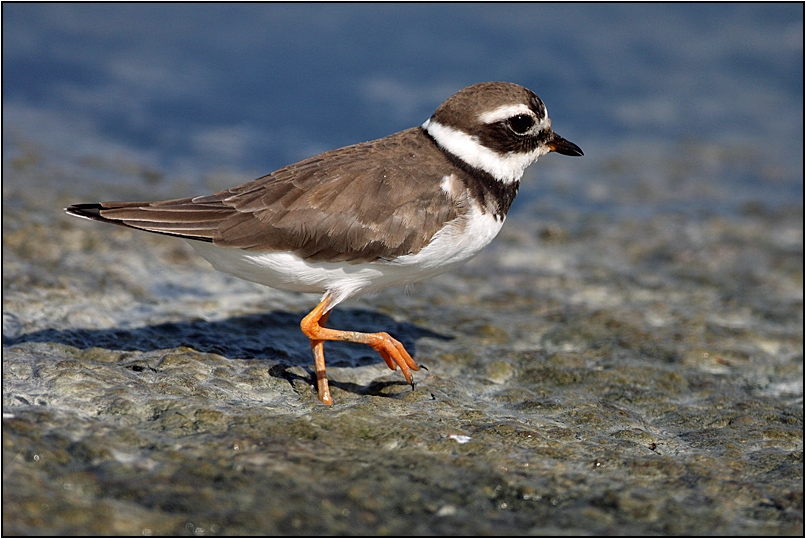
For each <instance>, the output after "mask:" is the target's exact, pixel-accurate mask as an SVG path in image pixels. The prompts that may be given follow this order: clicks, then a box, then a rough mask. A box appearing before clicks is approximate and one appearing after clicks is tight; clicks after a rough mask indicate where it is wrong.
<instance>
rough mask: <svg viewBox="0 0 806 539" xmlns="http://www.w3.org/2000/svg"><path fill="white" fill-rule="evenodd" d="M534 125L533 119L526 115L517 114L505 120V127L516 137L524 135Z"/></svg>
mask: <svg viewBox="0 0 806 539" xmlns="http://www.w3.org/2000/svg"><path fill="white" fill-rule="evenodd" d="M534 124H535V120H534V118H532V117H531V116H529V115H527V114H518V115H517V116H513V117H512V118H510V119H509V120H507V125H508V126H509V128H510V129H512V131H514V132H515V134H516V135H525V134H526V133H527V132H528V131H529V130H530V129H531V128H532V126H533V125H534Z"/></svg>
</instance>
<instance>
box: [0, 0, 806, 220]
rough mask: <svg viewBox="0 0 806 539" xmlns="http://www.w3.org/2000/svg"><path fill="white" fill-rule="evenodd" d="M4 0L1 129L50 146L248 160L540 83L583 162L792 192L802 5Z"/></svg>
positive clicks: (193, 164)
mask: <svg viewBox="0 0 806 539" xmlns="http://www.w3.org/2000/svg"><path fill="white" fill-rule="evenodd" d="M2 9H3V107H4V138H5V136H6V134H7V133H10V132H13V133H15V134H17V135H18V134H22V135H23V136H24V137H26V138H28V139H31V140H34V141H37V142H38V143H40V144H41V145H42V146H44V147H46V148H48V149H50V150H52V151H53V152H54V153H55V154H58V155H61V156H63V157H64V158H67V159H70V158H71V157H72V156H75V158H80V157H82V156H87V155H95V154H98V153H109V152H113V153H114V152H117V153H123V154H126V155H129V156H133V158H134V159H136V160H140V161H142V162H146V163H149V164H150V165H151V166H153V167H155V168H157V169H159V170H161V171H164V172H165V173H166V175H167V176H168V177H171V176H172V175H182V176H187V177H191V178H192V177H200V176H203V175H204V174H205V173H207V172H208V171H211V170H235V171H242V172H246V171H248V172H250V173H251V172H254V173H266V172H269V171H271V170H274V169H276V168H279V167H280V166H282V165H285V164H288V163H290V162H293V161H296V160H298V159H301V158H303V157H306V156H308V155H311V154H313V153H317V152H320V151H323V150H326V149H330V148H334V147H338V146H342V145H346V144H350V143H353V142H357V141H361V140H367V139H372V138H377V137H381V136H384V135H387V134H389V133H392V132H394V131H397V130H400V129H404V128H407V127H410V126H412V125H417V124H419V123H421V122H422V121H424V120H425V119H426V118H427V117H428V116H429V115H430V114H431V112H433V110H434V108H435V107H436V106H437V105H438V104H439V103H440V102H441V101H442V100H443V99H445V98H446V97H447V96H449V95H450V94H451V93H452V92H454V91H456V90H458V89H460V88H462V87H464V86H466V85H468V84H471V83H474V82H479V81H484V80H508V81H513V82H518V83H520V84H523V85H525V86H527V87H529V88H531V89H532V90H534V91H536V92H537V93H538V94H539V95H540V96H541V97H542V98H543V100H544V101H545V102H546V104H547V106H548V109H549V112H550V115H551V117H552V119H553V126H554V128H555V129H556V130H557V132H559V133H560V134H562V135H563V136H565V137H566V138H568V139H570V140H572V141H574V142H575V143H577V144H579V145H580V146H581V147H582V148H583V149H584V150H585V152H586V158H585V159H588V161H587V165H586V166H584V167H583V168H581V169H578V170H579V171H584V174H585V175H592V174H597V170H600V169H601V168H602V167H601V166H600V165H601V164H603V163H605V162H606V161H607V160H608V159H610V160H612V159H613V158H614V156H616V157H618V156H622V157H623V155H631V156H635V159H636V160H638V161H641V160H642V156H647V155H648V156H650V159H649V160H648V161H647V162H646V163H645V164H644V166H643V167H641V166H638V165H636V167H637V168H636V170H634V171H633V172H632V174H633V175H635V176H636V177H642V178H643V177H646V176H651V175H652V174H653V173H654V171H656V170H657V169H658V167H660V168H663V167H669V166H671V167H674V166H676V165H675V159H674V157H675V156H679V157H680V158H681V159H683V160H685V159H686V158H687V156H686V155H679V154H680V153H684V152H686V151H687V150H686V149H687V148H689V149H690V148H701V147H711V148H717V150H718V151H717V152H716V154H715V155H716V157H715V159H717V160H718V161H719V160H721V161H719V163H718V165H719V166H716V167H710V168H709V166H705V165H703V164H702V162H701V161H702V159H705V160H706V161H707V156H706V157H705V158H702V159H700V158H697V159H695V160H694V161H695V164H696V166H695V170H694V173H696V174H703V179H702V181H706V182H707V181H714V182H715V184H717V185H720V186H721V187H720V188H719V189H717V190H716V192H717V193H718V194H717V195H714V197H715V198H720V199H725V197H728V198H730V197H732V196H735V197H738V198H737V199H736V200H735V201H734V202H735V204H732V206H731V204H729V206H731V207H734V206H738V205H739V203H740V202H742V200H745V199H747V198H748V197H749V198H754V199H761V200H762V201H763V202H765V203H768V204H772V205H775V204H780V203H784V202H790V203H791V202H792V201H793V200H794V201H795V202H797V203H802V196H803V132H804V131H803V130H804V125H803V117H804V111H803V37H804V36H803V5H802V4H767V3H763V4H649V5H646V4H642V5H633V4H618V5H609V4H559V5H557V4H537V5H533V4H507V5H501V4H481V5H478V4H443V5H431V4H403V5H400V4H380V5H365V4H361V5H352V4H330V5H303V4H269V5H265V4H131V5H130V4H106V5H98V4H28V3H18V4H8V3H6V4H3V8H2ZM4 142H5V140H4ZM726 148H727V150H725V149H726ZM722 150H724V151H722ZM625 152H626V153H625ZM720 152H721V153H720ZM708 155H710V154H708ZM736 155H738V156H739V159H737V158H736V157H735V156H736ZM726 156H727V157H726ZM742 156H744V157H745V158H743V157H742ZM701 157H702V156H701ZM572 162H573V165H571V164H570V163H572ZM577 163H578V160H573V161H569V162H568V164H562V165H560V164H557V163H552V167H554V168H558V169H559V168H561V167H565V166H569V167H570V166H574V167H577V166H579V165H578V164H577ZM541 166H543V165H542V164H538V165H537V167H541ZM697 167H699V168H697ZM533 168H535V167H533ZM554 168H552V169H551V170H553V169H554ZM701 169H702V170H701ZM546 170H547V172H548V171H549V169H546ZM770 171H773V172H770ZM577 173H578V174H579V173H581V172H577ZM705 173H708V174H705ZM770 177H773V178H774V181H772V183H769V182H770V180H769V178H770ZM599 180H601V181H603V182H605V185H606V186H607V185H611V184H612V182H618V181H619V177H618V175H614V174H610V175H607V174H604V175H602V176H601V177H599ZM547 181H548V182H549V183H548V184H547V185H549V187H550V186H551V185H552V184H551V180H550V179H549V180H547ZM577 181H579V182H581V183H582V182H583V180H582V179H579V180H577ZM608 182H611V183H610V184H609V183H608ZM612 185H613V187H614V188H616V187H618V186H617V185H614V184H612ZM726 186H727V187H726ZM544 188H545V187H544ZM527 191H528V190H527ZM533 194H534V192H533ZM526 196H529V195H528V192H527V194H526ZM569 196H570V197H574V196H577V197H578V196H579V195H578V194H577V195H573V194H572V195H569ZM692 197H693V198H696V199H698V200H699V198H698V195H696V194H695V195H692ZM739 198H741V199H742V200H739Z"/></svg>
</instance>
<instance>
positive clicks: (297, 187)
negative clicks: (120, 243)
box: [67, 128, 456, 262]
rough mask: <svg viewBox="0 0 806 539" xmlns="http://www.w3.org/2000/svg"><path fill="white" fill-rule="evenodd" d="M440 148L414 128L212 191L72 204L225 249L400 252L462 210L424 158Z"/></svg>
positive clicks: (340, 255) (313, 254) (355, 257)
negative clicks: (382, 162)
mask: <svg viewBox="0 0 806 539" xmlns="http://www.w3.org/2000/svg"><path fill="white" fill-rule="evenodd" d="M434 150H435V148H434V146H433V143H432V142H431V141H430V140H429V139H428V137H426V136H425V135H424V134H423V133H422V131H421V130H420V129H419V128H413V129H408V130H406V131H402V132H400V133H397V134H395V135H391V136H389V137H386V138H383V139H379V140H375V141H370V142H365V143H361V144H356V145H354V146H348V147H345V148H340V149H337V150H333V151H330V152H327V153H324V154H321V155H318V156H314V157H311V158H309V159H306V160H304V161H300V162H299V163H296V164H293V165H290V166H288V167H286V168H283V169H280V170H278V171H276V172H273V173H272V174H269V175H268V176H264V177H262V178H258V179H257V180H254V181H251V182H249V183H246V184H243V185H241V186H238V187H234V188H232V189H228V190H226V191H222V192H220V193H216V194H213V195H209V196H202V197H196V198H185V199H178V200H167V201H162V202H104V203H100V204H77V205H75V206H71V207H70V208H68V209H67V211H68V212H69V213H73V214H75V215H80V216H82V217H88V218H90V219H95V220H100V221H107V222H112V223H115V224H120V225H124V226H129V227H133V228H138V229H141V230H147V231H150V232H157V233H161V234H169V235H173V236H180V237H183V238H186V239H195V240H202V241H211V242H213V243H214V244H215V245H219V246H222V247H235V248H241V249H248V250H256V251H291V252H294V253H296V254H298V255H299V256H301V257H303V258H307V259H311V260H314V261H318V260H327V261H350V262H364V261H372V260H377V259H381V258H384V259H392V258H396V257H398V256H402V255H404V254H407V253H412V252H415V253H416V252H417V251H419V250H420V249H421V248H423V247H424V246H425V245H426V244H427V243H428V242H429V240H430V239H431V237H432V236H433V235H434V234H435V233H436V232H437V231H438V230H439V229H440V228H442V226H443V225H444V224H445V222H447V221H449V220H452V219H454V218H455V217H456V211H455V208H454V207H453V205H452V204H451V203H450V202H449V199H448V198H447V195H446V194H445V193H444V192H443V191H442V190H441V188H440V182H441V181H442V177H443V176H444V174H445V171H444V170H445V169H444V167H445V166H446V165H447V163H446V162H445V163H443V166H442V167H441V171H440V170H437V167H436V166H434V167H431V169H429V167H424V166H423V163H424V162H426V161H427V159H426V161H424V157H428V158H430V159H432V160H433V158H434V157H435V156H437V157H439V156H441V153H440V152H435V151H434ZM390 151H392V152H394V153H395V154H396V158H395V159H394V160H387V161H388V163H387V166H386V167H385V168H384V167H379V166H378V160H377V155H378V153H379V152H382V153H385V154H386V152H390ZM387 155H388V154H387ZM323 160H327V163H328V166H327V167H326V168H324V167H322V166H321V164H322V161H323ZM389 163H393V165H390V164H389ZM393 175H394V177H395V180H394V184H393V183H391V182H390V178H391V177H392V176H393Z"/></svg>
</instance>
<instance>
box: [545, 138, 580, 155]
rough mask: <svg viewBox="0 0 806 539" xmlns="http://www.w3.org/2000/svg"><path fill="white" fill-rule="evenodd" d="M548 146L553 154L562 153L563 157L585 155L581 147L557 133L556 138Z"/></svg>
mask: <svg viewBox="0 0 806 539" xmlns="http://www.w3.org/2000/svg"><path fill="white" fill-rule="evenodd" d="M548 146H549V148H551V151H552V152H557V153H561V154H563V155H570V156H572V157H579V156H581V155H585V154H583V153H582V149H581V148H580V147H579V146H577V145H576V144H574V143H573V142H570V141H568V140H565V139H564V138H562V137H561V136H560V135H558V134H557V133H554V136H553V137H552V138H551V140H550V141H549V143H548Z"/></svg>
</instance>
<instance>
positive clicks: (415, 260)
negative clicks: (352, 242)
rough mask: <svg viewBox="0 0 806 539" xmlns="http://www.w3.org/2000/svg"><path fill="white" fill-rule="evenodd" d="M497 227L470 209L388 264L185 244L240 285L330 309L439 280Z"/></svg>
mask: <svg viewBox="0 0 806 539" xmlns="http://www.w3.org/2000/svg"><path fill="white" fill-rule="evenodd" d="M502 225H503V219H502V220H496V219H495V218H494V217H493V216H492V215H490V214H489V213H488V214H482V213H481V211H480V210H478V209H475V208H474V209H473V210H471V211H470V213H469V214H468V215H467V216H466V217H465V218H463V219H457V220H455V221H452V222H451V223H449V224H448V225H447V226H446V227H445V228H443V229H442V230H440V231H439V232H437V233H436V234H435V235H434V238H433V240H432V241H431V243H429V244H428V245H427V246H426V247H425V248H423V249H421V250H420V252H418V253H416V254H410V255H404V256H401V257H399V258H396V259H394V260H391V261H375V262H362V263H356V264H351V263H348V262H340V263H333V262H311V261H307V260H303V259H302V258H300V257H298V256H297V255H295V254H293V253H288V252H266V251H263V252H261V251H246V250H243V249H233V248H227V247H217V246H215V245H213V244H212V243H208V242H201V241H188V243H190V244H191V245H192V246H193V248H194V249H196V251H197V252H198V253H199V254H200V255H201V256H203V257H204V258H205V259H206V260H207V261H208V262H210V263H211V264H212V265H213V267H214V268H215V269H217V270H219V271H222V272H224V273H229V274H231V275H234V276H236V277H240V278H241V279H246V280H248V281H252V282H255V283H259V284H263V285H266V286H270V287H272V288H279V289H281V290H291V291H294V292H315V293H325V292H329V293H330V294H331V297H332V299H333V303H332V304H333V305H336V304H337V303H339V302H341V301H343V300H345V299H347V298H349V297H352V296H355V295H358V294H361V293H364V292H375V291H378V290H381V289H383V288H386V287H389V286H400V285H406V284H410V283H415V282H417V281H421V280H423V279H426V278H428V277H433V276H435V275H439V274H440V273H443V272H445V271H448V270H450V269H452V268H455V267H456V266H458V265H460V264H462V263H463V262H466V261H467V260H469V259H470V258H472V257H473V256H475V255H476V254H477V253H478V252H479V251H481V249H482V248H484V247H485V246H486V245H487V244H489V243H490V242H491V241H492V240H493V238H495V236H496V235H497V234H498V231H499V230H501V226H502Z"/></svg>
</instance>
